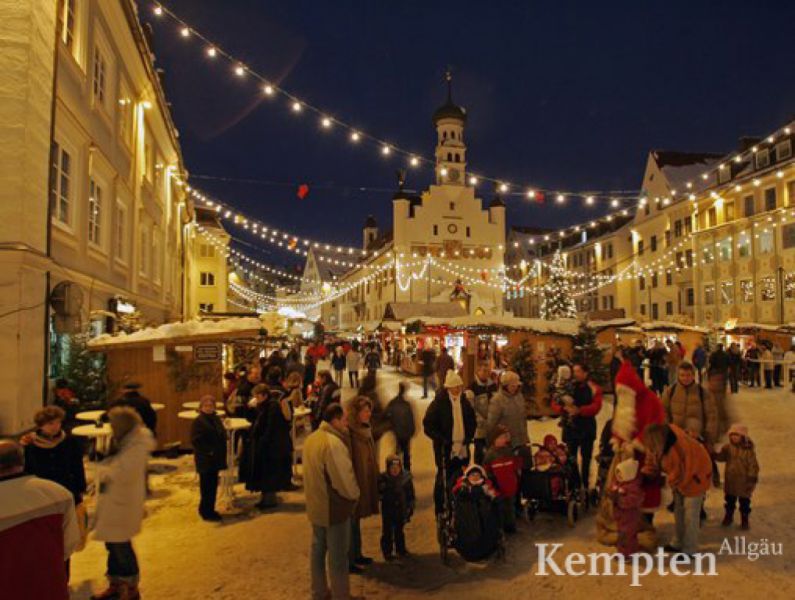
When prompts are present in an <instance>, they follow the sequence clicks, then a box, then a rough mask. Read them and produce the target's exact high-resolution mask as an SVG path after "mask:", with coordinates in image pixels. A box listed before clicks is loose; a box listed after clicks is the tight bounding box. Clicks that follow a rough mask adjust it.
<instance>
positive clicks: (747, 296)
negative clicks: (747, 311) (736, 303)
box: [740, 279, 754, 304]
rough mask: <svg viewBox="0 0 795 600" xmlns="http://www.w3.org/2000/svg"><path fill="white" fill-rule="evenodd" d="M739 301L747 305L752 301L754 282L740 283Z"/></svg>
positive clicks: (750, 280)
mask: <svg viewBox="0 0 795 600" xmlns="http://www.w3.org/2000/svg"><path fill="white" fill-rule="evenodd" d="M740 301H741V302H742V303H743V304H749V303H751V302H753V301H754V282H753V280H752V279H743V280H742V281H740Z"/></svg>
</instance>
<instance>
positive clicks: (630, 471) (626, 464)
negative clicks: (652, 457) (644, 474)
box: [616, 458, 639, 481]
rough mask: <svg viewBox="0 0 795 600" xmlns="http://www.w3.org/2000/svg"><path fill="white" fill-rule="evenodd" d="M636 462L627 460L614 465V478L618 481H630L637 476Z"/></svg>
mask: <svg viewBox="0 0 795 600" xmlns="http://www.w3.org/2000/svg"><path fill="white" fill-rule="evenodd" d="M638 466H639V465H638V461H636V460H635V459H634V458H628V459H627V460H623V461H621V462H620V463H618V464H617V465H616V478H617V479H618V480H619V481H632V480H633V479H635V477H637V475H638Z"/></svg>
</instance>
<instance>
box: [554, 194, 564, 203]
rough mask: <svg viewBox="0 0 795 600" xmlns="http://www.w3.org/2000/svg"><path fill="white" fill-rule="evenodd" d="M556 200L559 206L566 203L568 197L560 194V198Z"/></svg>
mask: <svg viewBox="0 0 795 600" xmlns="http://www.w3.org/2000/svg"><path fill="white" fill-rule="evenodd" d="M555 200H557V201H558V203H559V204H563V203H564V202H565V201H566V196H564V195H563V194H558V197H557V198H555Z"/></svg>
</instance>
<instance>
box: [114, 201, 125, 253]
mask: <svg viewBox="0 0 795 600" xmlns="http://www.w3.org/2000/svg"><path fill="white" fill-rule="evenodd" d="M113 233H114V236H113V237H114V239H113V244H114V248H113V252H114V254H115V256H116V259H117V260H118V261H119V262H124V261H125V260H127V243H126V241H127V207H126V206H124V204H122V202H121V201H117V202H116V228H115V229H114V232H113Z"/></svg>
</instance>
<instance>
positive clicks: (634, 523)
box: [608, 458, 644, 557]
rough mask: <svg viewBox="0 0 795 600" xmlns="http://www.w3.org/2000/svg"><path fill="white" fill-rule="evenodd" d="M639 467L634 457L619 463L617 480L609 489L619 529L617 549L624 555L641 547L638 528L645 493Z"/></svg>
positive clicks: (626, 555) (632, 552) (630, 553)
mask: <svg viewBox="0 0 795 600" xmlns="http://www.w3.org/2000/svg"><path fill="white" fill-rule="evenodd" d="M638 467H639V464H638V461H637V460H635V459H634V458H628V459H627V460H624V461H622V462H620V463H618V464H617V465H616V472H615V480H614V481H613V484H612V485H611V487H610V489H609V490H608V494H610V498H611V499H612V501H613V515H614V516H615V519H616V527H617V529H618V543H617V550H618V552H619V553H621V554H622V555H624V557H628V556H630V555H632V554H634V553H636V552H637V551H638V548H639V546H638V530H639V528H640V513H641V510H640V509H641V505H642V504H643V497H644V493H643V487H642V483H641V478H640V475H639V472H638V471H639V468H638Z"/></svg>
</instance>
